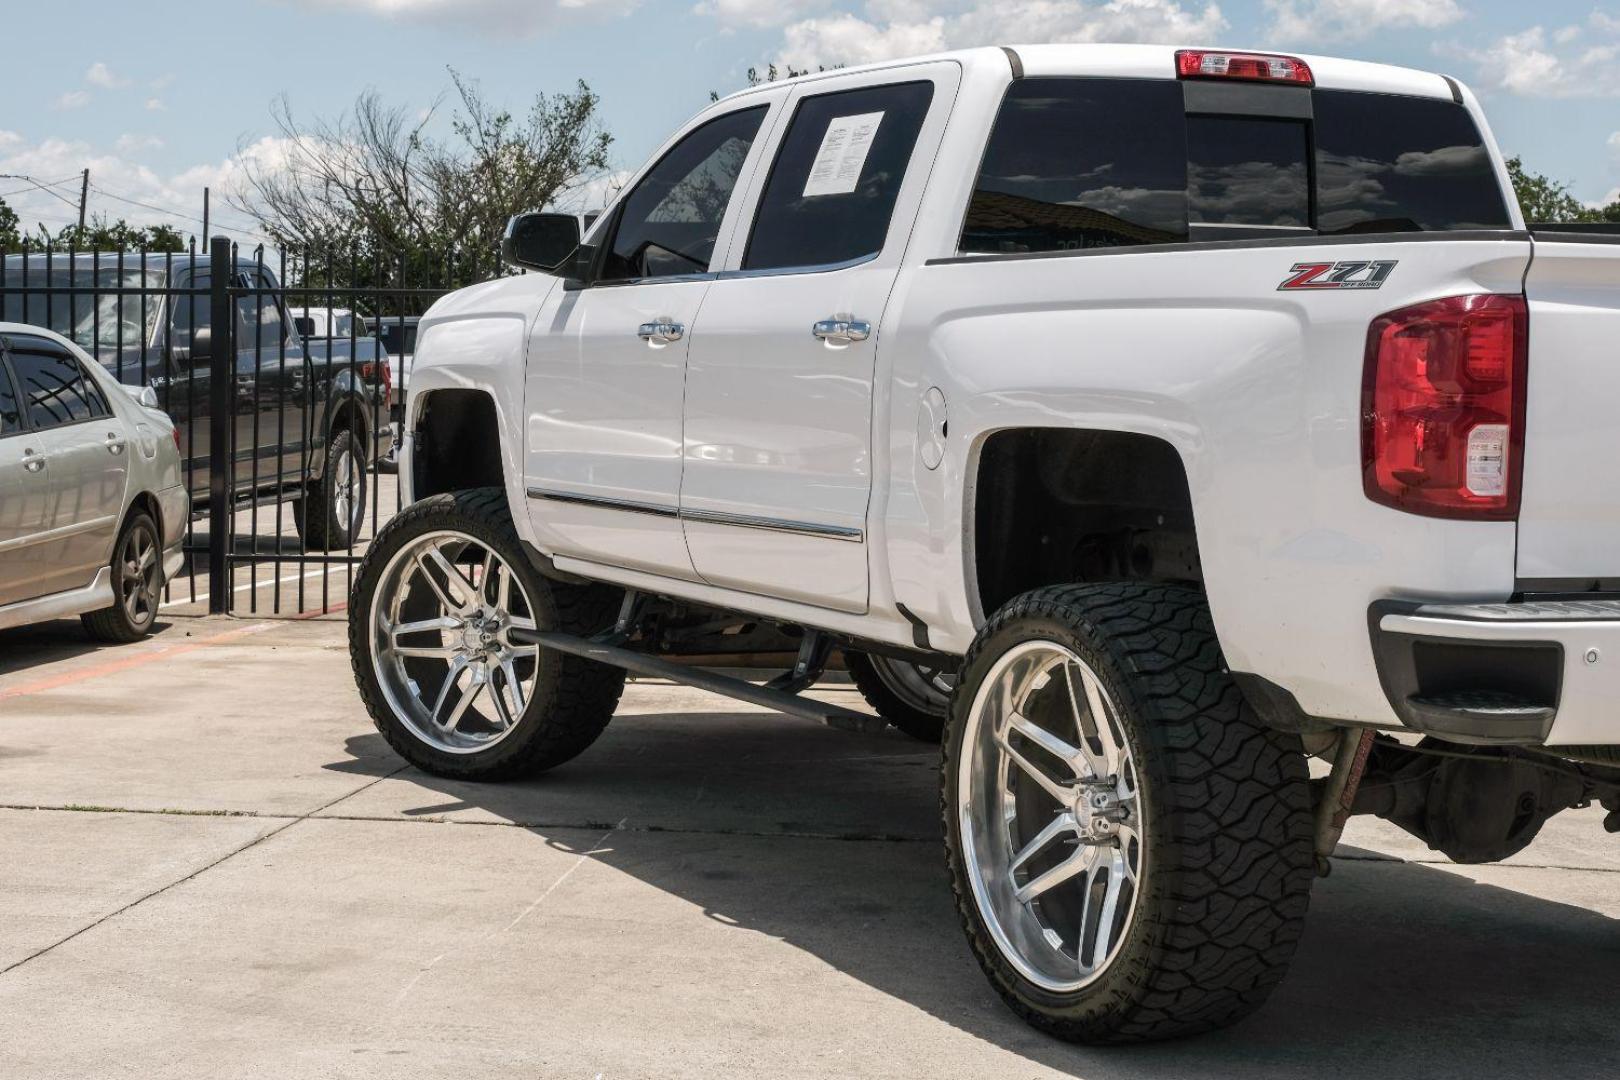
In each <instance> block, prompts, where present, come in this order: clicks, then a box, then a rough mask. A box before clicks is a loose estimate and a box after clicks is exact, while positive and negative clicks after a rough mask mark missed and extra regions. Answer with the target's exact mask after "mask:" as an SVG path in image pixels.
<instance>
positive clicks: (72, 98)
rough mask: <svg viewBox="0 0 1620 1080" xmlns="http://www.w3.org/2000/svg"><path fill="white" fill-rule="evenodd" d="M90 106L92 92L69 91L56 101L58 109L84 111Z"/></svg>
mask: <svg viewBox="0 0 1620 1080" xmlns="http://www.w3.org/2000/svg"><path fill="white" fill-rule="evenodd" d="M88 104H90V91H88V90H69V91H68V92H67V93H65V94H63V95H62V96H61V97H59V98H57V99H56V107H57V108H58V109H82V108H84V107H85V106H86V105H88Z"/></svg>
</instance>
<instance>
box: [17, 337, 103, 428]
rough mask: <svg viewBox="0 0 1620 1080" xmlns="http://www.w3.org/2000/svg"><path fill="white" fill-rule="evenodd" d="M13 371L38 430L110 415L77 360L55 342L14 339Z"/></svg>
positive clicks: (29, 416)
mask: <svg viewBox="0 0 1620 1080" xmlns="http://www.w3.org/2000/svg"><path fill="white" fill-rule="evenodd" d="M11 369H12V371H14V372H16V375H17V389H18V390H19V392H20V393H21V394H22V404H23V406H24V407H25V408H26V409H27V410H28V421H29V423H31V424H32V425H33V426H34V427H36V428H48V427H56V426H58V425H61V424H71V423H74V422H76V421H79V420H89V419H91V418H93V417H97V416H106V415H107V402H106V401H105V400H104V399H103V398H102V396H101V391H100V390H98V389H97V388H96V385H95V383H94V382H92V381H91V379H90V377H89V376H88V375H86V374H85V372H84V369H83V368H82V367H80V366H79V361H78V358H77V357H75V356H74V355H73V354H72V353H70V352H68V351H67V350H66V349H64V348H62V347H61V346H59V345H57V344H55V343H54V342H50V341H45V340H43V339H41V338H34V337H14V338H12V339H11Z"/></svg>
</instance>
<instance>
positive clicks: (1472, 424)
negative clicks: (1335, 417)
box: [1361, 294, 1530, 521]
mask: <svg viewBox="0 0 1620 1080" xmlns="http://www.w3.org/2000/svg"><path fill="white" fill-rule="evenodd" d="M1529 323H1530V313H1529V310H1528V309H1527V308H1526V307H1525V303H1524V297H1522V296H1503V295H1496V294H1488V295H1478V296H1449V297H1446V298H1445V299H1444V300H1431V301H1429V302H1428V303H1424V304H1416V305H1414V306H1412V307H1409V308H1402V309H1401V310H1399V311H1391V312H1389V313H1388V314H1386V315H1380V316H1379V317H1378V318H1376V319H1374V320H1373V323H1372V326H1371V328H1369V330H1368V331H1367V361H1366V369H1365V372H1364V374H1363V378H1362V390H1361V463H1362V484H1363V487H1364V488H1365V490H1366V492H1367V497H1368V498H1369V499H1371V500H1373V501H1374V502H1377V503H1383V504H1384V505H1385V506H1393V507H1394V508H1395V509H1397V510H1405V511H1407V512H1409V513H1413V514H1426V515H1428V516H1430V517H1449V518H1475V519H1480V520H1487V521H1504V520H1511V519H1513V518H1515V517H1517V516H1518V513H1519V479H1520V473H1521V470H1522V466H1523V463H1524V389H1525V362H1526V357H1527V355H1528V351H1529V350H1528V339H1529Z"/></svg>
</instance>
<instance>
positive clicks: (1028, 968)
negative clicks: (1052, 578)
mask: <svg viewBox="0 0 1620 1080" xmlns="http://www.w3.org/2000/svg"><path fill="white" fill-rule="evenodd" d="M958 770H959V771H958V774H957V814H958V822H959V826H960V829H961V837H962V851H963V854H964V857H965V862H966V869H967V874H968V879H969V882H970V884H971V886H972V890H973V897H974V902H975V903H976V904H977V906H978V909H979V913H980V914H981V915H982V916H983V917H984V921H985V923H986V925H987V926H988V927H989V930H990V934H991V937H992V938H993V939H994V940H995V942H996V945H997V947H998V948H999V949H1000V950H1001V953H1002V955H1003V956H1005V957H1006V959H1007V960H1008V962H1009V963H1011V964H1012V965H1013V966H1014V967H1015V968H1017V969H1018V971H1019V972H1020V973H1021V974H1022V975H1023V976H1024V977H1025V978H1027V979H1029V980H1030V981H1031V982H1033V983H1035V984H1036V985H1038V986H1040V987H1042V988H1043V989H1046V990H1049V991H1053V992H1056V993H1067V992H1072V991H1075V990H1078V989H1080V988H1081V987H1083V986H1086V985H1087V984H1088V983H1091V982H1093V981H1095V980H1096V979H1097V978H1098V977H1099V976H1101V975H1102V973H1103V972H1104V971H1105V970H1107V968H1108V966H1109V964H1111V963H1112V962H1113V960H1114V958H1115V957H1117V956H1118V955H1119V950H1120V946H1121V944H1122V943H1123V942H1124V940H1125V938H1126V936H1127V934H1128V932H1129V930H1130V928H1131V924H1132V919H1133V917H1134V915H1135V912H1136V898H1137V881H1138V877H1139V875H1140V873H1141V870H1142V866H1143V860H1144V857H1145V856H1146V849H1145V842H1146V835H1147V834H1146V831H1145V829H1144V822H1143V817H1142V808H1141V800H1140V799H1139V798H1138V784H1137V771H1136V763H1135V760H1134V758H1133V756H1132V754H1131V749H1130V743H1129V741H1128V739H1127V738H1126V735H1125V731H1124V728H1123V726H1122V725H1121V724H1120V721H1119V716H1118V712H1117V710H1116V709H1115V707H1114V705H1113V702H1112V701H1111V700H1110V699H1109V697H1108V694H1107V692H1106V691H1105V690H1104V689H1103V686H1102V682H1101V680H1100V679H1098V678H1097V675H1096V673H1095V672H1094V671H1092V669H1091V668H1090V667H1089V666H1087V665H1086V663H1085V662H1084V661H1083V660H1081V659H1080V658H1079V657H1078V656H1077V655H1075V654H1074V653H1073V652H1071V651H1070V650H1068V649H1066V648H1064V647H1063V646H1061V645H1058V644H1056V643H1054V642H1049V641H1030V642H1024V643H1023V644H1021V645H1018V646H1016V647H1014V648H1013V649H1010V650H1008V652H1007V653H1006V654H1004V655H1003V656H1002V657H1000V658H999V659H998V660H997V661H996V663H995V665H994V666H993V667H992V668H991V669H990V671H989V673H988V674H987V675H986V676H985V679H984V682H983V683H981V684H980V686H979V690H978V693H977V694H976V695H975V696H974V700H973V706H972V708H971V709H970V710H969V713H968V716H967V720H966V723H965V727H964V730H963V742H962V753H961V755H960V758H959V764H958Z"/></svg>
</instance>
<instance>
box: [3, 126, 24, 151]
mask: <svg viewBox="0 0 1620 1080" xmlns="http://www.w3.org/2000/svg"><path fill="white" fill-rule="evenodd" d="M22 141H23V137H22V136H21V135H19V134H17V133H16V132H15V131H5V130H0V150H4V149H5V148H6V147H8V146H16V145H17V144H18V143H20V142H22Z"/></svg>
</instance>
